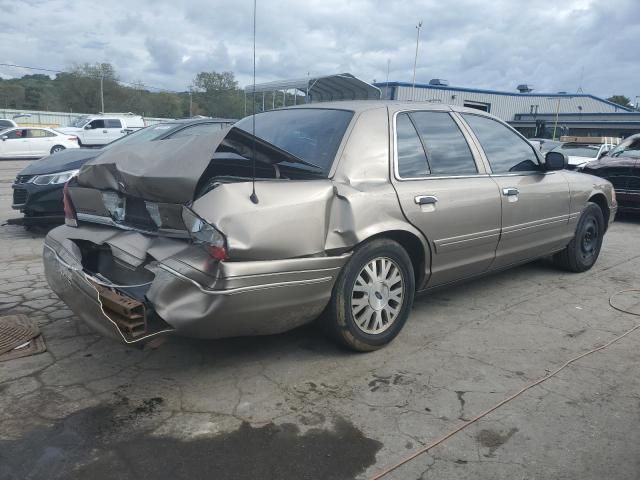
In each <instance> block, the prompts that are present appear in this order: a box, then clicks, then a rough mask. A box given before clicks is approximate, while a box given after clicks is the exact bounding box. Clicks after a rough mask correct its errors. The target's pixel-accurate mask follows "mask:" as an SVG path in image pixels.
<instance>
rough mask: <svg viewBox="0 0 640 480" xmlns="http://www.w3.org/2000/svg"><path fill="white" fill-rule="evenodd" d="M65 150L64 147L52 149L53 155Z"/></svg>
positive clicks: (58, 146) (57, 146)
mask: <svg viewBox="0 0 640 480" xmlns="http://www.w3.org/2000/svg"><path fill="white" fill-rule="evenodd" d="M63 150H64V147H63V146H62V145H54V146H53V147H51V154H54V153H57V152H61V151H63Z"/></svg>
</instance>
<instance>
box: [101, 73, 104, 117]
mask: <svg viewBox="0 0 640 480" xmlns="http://www.w3.org/2000/svg"><path fill="white" fill-rule="evenodd" d="M100 105H101V106H102V110H100V112H101V113H104V70H103V69H102V68H101V69H100Z"/></svg>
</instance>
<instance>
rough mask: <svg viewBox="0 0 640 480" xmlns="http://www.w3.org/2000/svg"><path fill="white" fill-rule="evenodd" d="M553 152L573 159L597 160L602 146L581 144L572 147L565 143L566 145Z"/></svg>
mask: <svg viewBox="0 0 640 480" xmlns="http://www.w3.org/2000/svg"><path fill="white" fill-rule="evenodd" d="M553 150H554V151H556V152H562V153H564V154H565V155H569V156H571V157H588V158H596V157H597V156H598V151H600V146H599V145H579V144H573V145H570V144H568V143H565V144H564V145H561V146H559V147H556V148H554V149H553Z"/></svg>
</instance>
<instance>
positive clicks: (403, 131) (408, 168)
mask: <svg viewBox="0 0 640 480" xmlns="http://www.w3.org/2000/svg"><path fill="white" fill-rule="evenodd" d="M396 148H397V151H398V174H399V175H400V177H401V178H415V177H423V176H425V175H429V173H431V172H430V170H429V165H428V163H427V156H426V155H425V153H424V148H423V147H422V142H421V141H420V137H418V132H417V131H416V129H415V127H414V126H413V122H412V121H411V119H410V118H409V115H408V114H406V113H401V114H400V115H398V116H397V117H396Z"/></svg>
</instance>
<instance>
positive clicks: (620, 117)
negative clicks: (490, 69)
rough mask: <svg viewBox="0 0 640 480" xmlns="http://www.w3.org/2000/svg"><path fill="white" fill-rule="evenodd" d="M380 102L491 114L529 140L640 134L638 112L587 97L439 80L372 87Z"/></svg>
mask: <svg viewBox="0 0 640 480" xmlns="http://www.w3.org/2000/svg"><path fill="white" fill-rule="evenodd" d="M374 85H375V86H376V87H378V88H380V91H381V92H382V98H385V99H391V100H409V101H417V102H433V103H447V104H451V105H459V106H463V107H469V108H475V109H478V110H482V111H485V112H489V113H491V114H493V115H495V116H497V117H499V118H501V119H502V120H504V121H506V122H509V123H510V124H511V125H513V126H514V127H515V128H517V129H518V130H520V131H521V132H522V133H524V134H525V135H527V136H530V137H534V136H535V137H544V136H547V137H550V136H551V132H552V131H553V127H554V125H555V124H556V117H557V128H556V130H557V132H556V135H557V136H559V135H560V133H562V134H563V135H566V134H571V135H573V134H575V135H607V136H628V135H631V134H633V133H638V132H640V112H634V111H633V110H632V109H631V108H627V107H623V106H621V105H618V104H615V103H612V102H610V101H608V100H605V99H603V98H600V97H597V96H595V95H590V94H585V93H565V92H561V93H537V92H534V91H533V90H532V89H531V87H530V86H528V85H519V86H518V91H514V92H505V91H498V90H484V89H476V88H463V87H451V86H449V85H448V82H446V81H444V80H441V79H437V81H434V80H432V81H431V82H430V83H429V84H425V83H416V84H415V88H414V87H413V85H412V84H411V83H407V82H384V83H375V84H374Z"/></svg>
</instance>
